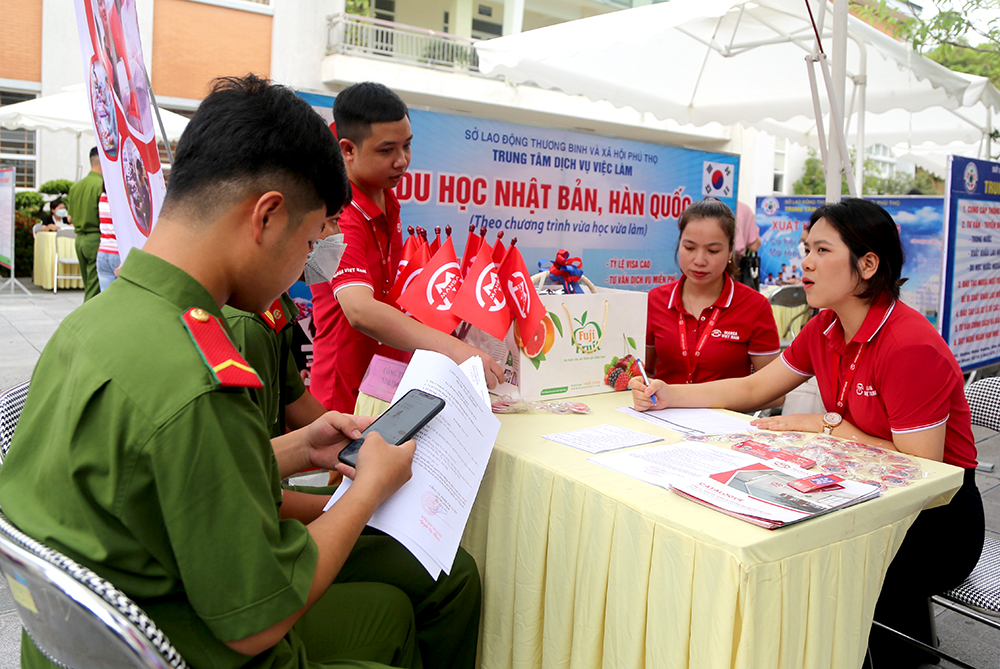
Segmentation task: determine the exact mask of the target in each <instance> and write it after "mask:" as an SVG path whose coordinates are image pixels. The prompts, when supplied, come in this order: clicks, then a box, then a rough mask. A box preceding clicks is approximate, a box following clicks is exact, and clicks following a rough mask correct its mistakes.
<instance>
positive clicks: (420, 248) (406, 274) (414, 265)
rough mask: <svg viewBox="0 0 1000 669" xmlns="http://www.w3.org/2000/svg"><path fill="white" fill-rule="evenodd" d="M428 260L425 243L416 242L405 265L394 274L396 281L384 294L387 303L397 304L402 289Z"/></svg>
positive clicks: (404, 288)
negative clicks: (387, 292) (411, 254)
mask: <svg viewBox="0 0 1000 669" xmlns="http://www.w3.org/2000/svg"><path fill="white" fill-rule="evenodd" d="M428 260H430V253H428V252H427V244H426V243H418V245H417V248H416V250H415V251H414V252H413V257H412V258H410V261H409V262H408V263H407V264H406V266H405V267H404V268H403V269H402V270H401V271H400V272H399V274H398V275H396V281H395V282H394V283H393V284H392V288H390V289H389V294H388V295H387V296H386V298H387V299H388V300H389V304H398V300H399V296H400V295H402V294H403V291H404V290H406V287H407V286H408V285H410V282H411V281H413V280H414V279H415V278H417V276H418V275H419V274H420V271H421V270H422V269H423V268H424V266H425V265H427V261H428ZM400 265H402V263H400Z"/></svg>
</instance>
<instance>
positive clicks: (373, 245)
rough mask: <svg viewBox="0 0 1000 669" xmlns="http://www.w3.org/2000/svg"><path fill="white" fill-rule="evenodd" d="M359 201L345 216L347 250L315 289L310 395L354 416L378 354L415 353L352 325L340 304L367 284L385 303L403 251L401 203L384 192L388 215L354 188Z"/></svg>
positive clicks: (342, 225)
mask: <svg viewBox="0 0 1000 669" xmlns="http://www.w3.org/2000/svg"><path fill="white" fill-rule="evenodd" d="M351 187H352V189H353V192H354V198H353V200H352V201H351V204H350V206H348V207H347V208H346V209H345V210H344V213H343V215H342V216H341V217H340V230H341V232H343V233H344V242H345V243H346V244H347V249H346V250H345V251H344V256H343V258H341V260H340V265H339V267H338V268H337V272H336V273H335V274H334V275H333V279H331V280H330V282H329V283H321V284H316V285H314V286H312V295H313V323H314V325H315V326H316V334H315V336H314V338H313V366H312V374H311V376H310V377H309V378H310V383H309V391H310V392H311V393H312V394H313V396H314V397H315V398H316V399H317V400H318V401H319V403H320V404H322V405H323V406H324V407H326V408H327V409H331V410H334V411H341V412H345V413H352V412H353V411H354V404H355V403H356V402H357V399H358V387H359V386H360V385H361V379H362V378H364V375H365V370H367V369H368V364H369V363H370V362H371V359H372V356H374V355H375V354H376V353H378V354H379V355H383V356H385V357H387V358H392V359H394V360H402V361H404V362H408V361H409V360H410V354H409V353H407V352H405V351H400V350H399V349H395V348H392V347H391V346H386V345H385V344H381V343H379V342H377V341H375V340H374V339H372V338H371V337H369V336H367V335H364V334H362V333H360V332H358V331H357V330H355V329H354V328H353V327H351V324H350V323H349V322H348V320H347V317H346V316H345V315H344V311H343V310H342V309H341V308H340V304H339V303H338V302H337V300H336V295H337V291H339V290H340V289H341V288H346V287H347V286H365V287H367V288H368V289H370V290H371V291H372V293H373V294H374V296H375V299H376V300H378V301H380V302H385V301H386V295H387V294H388V292H389V289H390V288H392V282H393V278H394V277H395V274H396V267H397V266H398V265H399V258H400V255H401V252H402V249H403V235H402V223H401V222H400V219H399V201H398V200H396V196H395V195H394V194H393V193H392V191H389V190H387V191H385V209H386V211H385V212H384V213H383V212H382V210H381V209H379V207H378V205H376V204H375V203H374V202H372V200H371V198H369V197H368V196H367V195H365V194H364V193H362V192H361V190H360V189H358V187H357V186H355V185H354V184H351Z"/></svg>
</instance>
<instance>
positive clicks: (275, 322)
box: [260, 297, 288, 332]
mask: <svg viewBox="0 0 1000 669" xmlns="http://www.w3.org/2000/svg"><path fill="white" fill-rule="evenodd" d="M260 317H261V318H263V319H264V320H265V321H266V322H267V324H268V325H270V326H271V329H272V330H274V331H275V332H281V328H283V327H285V325H287V324H288V319H287V318H285V310H284V309H282V308H281V298H280V297H279V298H278V299H276V300H275V301H274V302H273V303H271V306H269V307H268V308H267V311H265V312H264V313H262V314H261V315H260Z"/></svg>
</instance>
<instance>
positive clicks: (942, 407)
mask: <svg viewBox="0 0 1000 669" xmlns="http://www.w3.org/2000/svg"><path fill="white" fill-rule="evenodd" d="M862 346H863V349H861V352H860V357H858V356H859V353H858V351H859V348H861V347H862ZM855 358H857V369H856V370H855V371H854V376H853V377H851V370H850V366H851V363H852V362H854V360H855ZM781 359H782V360H783V361H784V363H785V364H786V365H788V367H789V368H790V369H791V370H792V371H794V372H795V373H797V374H801V375H802V376H815V377H816V382H817V383H818V384H819V391H820V395H821V397H822V398H823V406H825V407H826V408H827V410H828V411H836V412H837V413H839V414H840V415H842V416H843V417H844V420H846V421H848V422H850V423H851V424H853V425H856V426H857V427H858V428H859V429H861V430H863V431H865V432H867V433H868V434H870V435H872V436H875V437H879V438H880V439H888V440H890V441H891V440H892V435H893V434H903V433H907V432H920V431H921V430H928V429H930V428H933V427H937V426H939V425H941V424H942V423H945V422H947V427H946V432H945V438H944V461H945V462H947V463H948V464H950V465H955V466H956V467H963V468H965V469H969V468H972V467H975V466H976V444H975V440H974V439H973V437H972V424H971V420H970V417H969V404H968V402H967V401H966V399H965V391H964V389H963V383H962V370H961V369H960V368H959V366H958V362H956V361H955V356H954V355H952V352H951V350H950V349H949V348H948V345H947V344H945V342H944V340H943V339H942V338H941V335H939V334H938V333H937V331H936V330H935V329H934V328H933V327H932V326H931V324H930V323H929V322H928V321H927V319H926V318H924V317H923V316H922V315H921V314H920V313H919V312H917V311H915V310H914V309H912V308H910V307H908V306H907V305H905V304H903V303H902V302H899V301H892V302H891V301H881V302H877V303H876V304H873V305H872V307H871V308H870V309H869V310H868V315H867V316H866V317H865V321H864V323H863V324H862V325H861V329H860V330H858V333H857V334H856V335H854V338H853V339H851V341H850V343H846V342H845V341H844V328H843V326H842V325H841V324H840V319H838V318H837V315H836V314H835V313H834V312H833V311H832V310H830V309H824V310H823V311H821V312H820V313H819V315H817V316H816V317H815V318H813V319H812V320H811V321H809V322H808V323H807V324H806V326H805V327H804V328H802V332H800V333H799V335H798V336H797V337H796V338H795V339H794V340H793V341H792V345H791V346H789V347H788V348H787V349H785V352H784V353H782V354H781ZM845 384H846V387H847V390H846V394H845V395H844V406H843V408H838V407H837V399H838V397H839V396H840V395H841V393H843V392H844V387H845Z"/></svg>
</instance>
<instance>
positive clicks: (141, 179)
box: [76, 0, 166, 261]
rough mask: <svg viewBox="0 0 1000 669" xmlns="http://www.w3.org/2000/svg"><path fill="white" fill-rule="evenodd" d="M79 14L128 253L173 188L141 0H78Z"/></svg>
mask: <svg viewBox="0 0 1000 669" xmlns="http://www.w3.org/2000/svg"><path fill="white" fill-rule="evenodd" d="M76 17H77V26H78V27H79V31H80V49H81V51H82V53H83V66H84V80H85V81H84V85H85V87H86V89H87V91H88V94H89V95H88V97H89V98H90V110H91V112H92V113H93V116H94V134H95V136H96V137H97V147H98V151H99V152H100V155H101V169H102V171H103V173H104V187H105V189H106V190H107V193H108V201H109V202H110V203H111V216H112V219H113V220H114V224H115V235H116V236H117V237H118V252H119V254H121V257H122V260H123V261H124V259H125V256H126V255H128V252H129V250H130V249H131V248H132V247H140V248H141V247H142V245H143V244H144V243H145V242H146V238H147V237H148V236H149V233H150V231H151V230H152V229H153V225H154V224H155V223H156V218H157V216H158V215H159V213H160V206H161V205H162V203H163V196H164V194H165V192H166V184H165V183H164V180H163V171H162V169H161V167H160V156H159V152H158V150H157V148H156V135H155V134H154V131H153V122H154V121H153V108H152V102H151V97H152V96H151V95H150V92H149V78H148V77H147V75H146V66H145V65H144V64H143V59H142V44H141V42H140V40H139V21H138V18H137V16H136V10H135V0H76Z"/></svg>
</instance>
